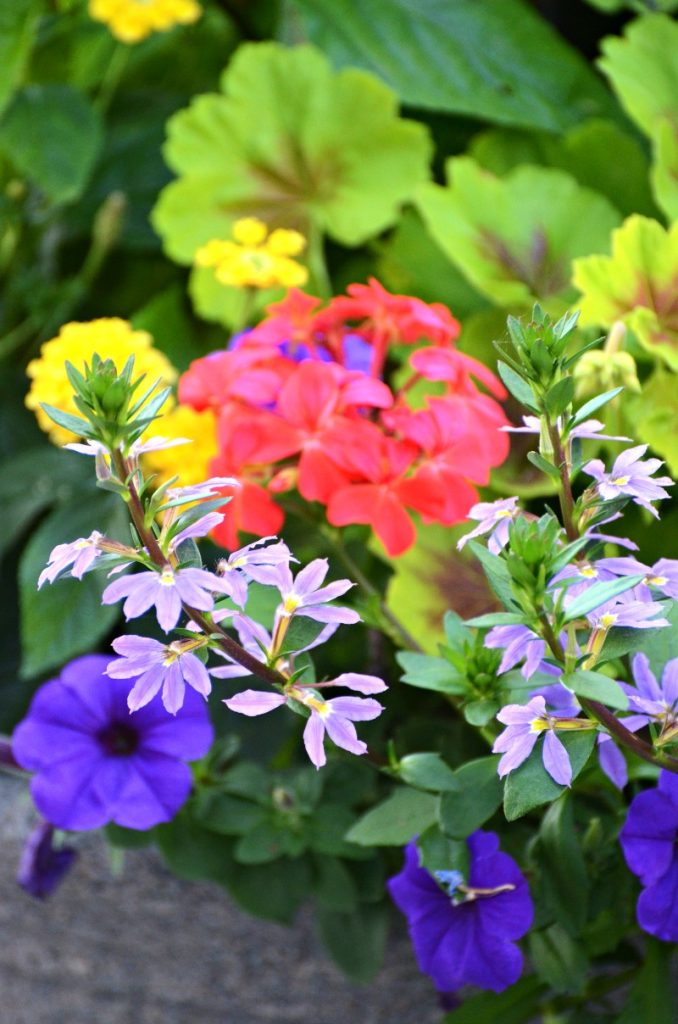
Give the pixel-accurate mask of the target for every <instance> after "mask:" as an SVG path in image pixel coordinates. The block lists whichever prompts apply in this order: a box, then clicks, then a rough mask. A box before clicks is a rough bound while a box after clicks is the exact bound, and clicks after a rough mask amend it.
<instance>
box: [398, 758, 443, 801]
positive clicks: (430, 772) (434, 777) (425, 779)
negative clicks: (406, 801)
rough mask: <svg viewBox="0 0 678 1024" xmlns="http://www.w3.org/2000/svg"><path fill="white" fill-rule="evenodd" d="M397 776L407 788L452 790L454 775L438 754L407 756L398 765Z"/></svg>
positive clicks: (437, 790)
mask: <svg viewBox="0 0 678 1024" xmlns="http://www.w3.org/2000/svg"><path fill="white" fill-rule="evenodd" d="M398 774H399V775H400V778H401V779H402V780H403V782H405V783H407V785H408V786H416V788H417V789H430V790H432V791H433V792H434V793H437V792H440V790H441V789H454V788H455V787H456V785H457V783H456V782H455V773H454V772H453V771H452V769H451V768H450V767H449V766H448V765H446V764H445V762H444V761H443V759H442V757H441V756H440V754H408V755H407V757H403V759H402V760H401V761H400V763H399V765H398Z"/></svg>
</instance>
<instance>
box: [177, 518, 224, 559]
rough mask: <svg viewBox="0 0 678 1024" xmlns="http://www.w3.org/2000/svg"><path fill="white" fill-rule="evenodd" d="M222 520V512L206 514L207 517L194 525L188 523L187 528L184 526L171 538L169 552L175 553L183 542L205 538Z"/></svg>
mask: <svg viewBox="0 0 678 1024" xmlns="http://www.w3.org/2000/svg"><path fill="white" fill-rule="evenodd" d="M224 518H225V517H224V515H223V513H222V512H208V513H207V515H204V516H202V517H201V518H200V519H198V520H196V522H195V523H190V524H189V525H188V526H185V527H184V529H183V530H179V532H178V533H177V534H175V535H174V537H172V541H171V543H170V551H172V552H174V551H176V549H177V548H178V547H179V545H180V544H181V543H182V542H183V541H185V540H191V539H193V540H194V539H195V538H196V537H206V536H207V534H208V533H210V532H211V531H212V530H214V529H215V528H216V527H217V526H219V524H220V523H223V521H224Z"/></svg>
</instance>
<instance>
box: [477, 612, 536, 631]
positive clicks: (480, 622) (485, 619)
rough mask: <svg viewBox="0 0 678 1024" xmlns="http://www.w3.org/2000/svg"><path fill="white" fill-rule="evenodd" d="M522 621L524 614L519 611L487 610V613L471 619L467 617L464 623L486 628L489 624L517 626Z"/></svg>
mask: <svg viewBox="0 0 678 1024" xmlns="http://www.w3.org/2000/svg"><path fill="white" fill-rule="evenodd" d="M524 621H525V616H524V615H521V614H520V613H519V612H489V613H488V614H487V615H476V616H475V618H473V619H467V621H466V625H467V626H475V627H476V628H477V629H487V628H489V627H490V626H517V625H521V624H522V623H523V622H524Z"/></svg>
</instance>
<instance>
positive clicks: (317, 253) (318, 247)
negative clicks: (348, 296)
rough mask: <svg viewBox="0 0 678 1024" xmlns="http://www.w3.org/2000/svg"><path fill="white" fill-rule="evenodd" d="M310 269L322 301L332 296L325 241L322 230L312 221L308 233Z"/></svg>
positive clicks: (315, 288)
mask: <svg viewBox="0 0 678 1024" xmlns="http://www.w3.org/2000/svg"><path fill="white" fill-rule="evenodd" d="M308 269H309V272H310V275H311V284H312V285H313V288H314V290H315V291H316V292H317V294H318V295H319V296H320V298H322V299H329V298H330V297H331V295H332V282H331V281H330V275H329V272H328V270H327V263H326V261H325V239H324V236H323V233H322V230H321V229H320V228H319V227H318V225H317V224H315V223H314V222H313V221H311V224H310V227H309V231H308Z"/></svg>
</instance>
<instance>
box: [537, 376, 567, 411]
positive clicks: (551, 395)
mask: <svg viewBox="0 0 678 1024" xmlns="http://www.w3.org/2000/svg"><path fill="white" fill-rule="evenodd" d="M573 398H574V377H563V378H562V380H559V381H558V383H557V384H554V385H553V387H552V388H551V389H550V390H549V391H548V392H547V394H546V395H545V396H544V405H545V407H546V411H547V412H548V413H549V415H550V416H551V418H552V419H555V418H556V417H557V416H562V414H563V413H564V412H565V410H566V409H567V407H568V405H570V403H571V402H572V399H573Z"/></svg>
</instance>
